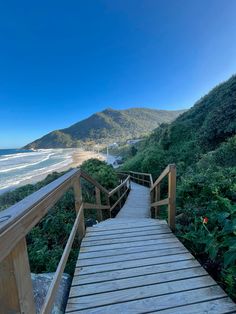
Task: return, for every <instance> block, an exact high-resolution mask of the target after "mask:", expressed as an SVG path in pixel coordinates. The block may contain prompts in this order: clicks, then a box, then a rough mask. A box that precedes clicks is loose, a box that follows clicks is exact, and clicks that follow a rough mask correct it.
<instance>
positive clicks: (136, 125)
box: [25, 108, 184, 149]
mask: <svg viewBox="0 0 236 314" xmlns="http://www.w3.org/2000/svg"><path fill="white" fill-rule="evenodd" d="M183 112H184V110H176V111H167V110H154V109H146V108H131V109H127V110H113V109H106V110H104V111H102V112H98V113H95V114H93V115H92V116H90V117H89V118H87V119H85V120H82V121H80V122H78V123H76V124H74V125H72V126H70V127H69V128H66V129H63V130H57V131H53V132H51V133H49V134H47V135H45V136H43V137H42V138H40V139H38V140H36V141H34V142H32V143H30V144H28V145H26V146H25V148H27V149H30V148H34V149H36V148H68V147H80V146H81V145H82V144H83V143H89V142H92V143H93V144H95V143H100V144H101V143H105V144H107V143H111V142H117V141H118V140H119V141H122V140H127V139H130V138H139V137H141V136H144V135H146V134H149V133H150V132H151V131H152V130H153V129H155V128H156V127H157V126H159V125H160V124H161V123H163V122H167V123H168V122H171V121H173V120H174V119H175V118H176V117H177V116H178V115H180V114H181V113H183Z"/></svg>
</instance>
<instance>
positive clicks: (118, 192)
mask: <svg viewBox="0 0 236 314" xmlns="http://www.w3.org/2000/svg"><path fill="white" fill-rule="evenodd" d="M117 194H118V200H119V199H120V190H118V191H117ZM119 208H120V209H121V202H120V201H119Z"/></svg>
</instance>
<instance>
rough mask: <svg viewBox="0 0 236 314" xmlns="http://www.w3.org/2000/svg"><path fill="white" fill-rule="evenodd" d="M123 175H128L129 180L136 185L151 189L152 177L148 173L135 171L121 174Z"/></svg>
mask: <svg viewBox="0 0 236 314" xmlns="http://www.w3.org/2000/svg"><path fill="white" fill-rule="evenodd" d="M122 173H123V174H126V175H130V179H131V180H132V181H134V182H136V183H138V184H141V185H144V186H148V187H150V188H151V187H152V185H153V180H152V175H151V174H150V173H144V172H135V171H128V172H122Z"/></svg>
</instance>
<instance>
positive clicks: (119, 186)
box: [108, 176, 130, 197]
mask: <svg viewBox="0 0 236 314" xmlns="http://www.w3.org/2000/svg"><path fill="white" fill-rule="evenodd" d="M129 180H130V176H128V177H127V178H126V179H125V180H124V181H123V182H122V183H121V184H120V185H118V186H117V187H115V188H114V189H113V190H112V191H111V192H109V194H108V195H109V197H111V196H112V195H113V194H115V193H116V192H117V191H119V190H120V189H121V188H122V186H124V185H126V184H127V182H128V181H129Z"/></svg>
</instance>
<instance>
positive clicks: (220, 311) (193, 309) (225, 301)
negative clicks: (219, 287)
mask: <svg viewBox="0 0 236 314" xmlns="http://www.w3.org/2000/svg"><path fill="white" fill-rule="evenodd" d="M235 311H236V308H235V304H234V303H233V302H232V300H230V298H228V297H224V298H221V299H219V300H210V301H206V302H198V303H197V304H190V305H184V306H178V307H177V308H170V309H167V310H162V311H161V313H162V314H180V313H181V314H199V313H205V314H206V313H207V314H216V313H217V314H226V313H228V314H229V313H231V314H233V313H235ZM152 313H160V312H152Z"/></svg>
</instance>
